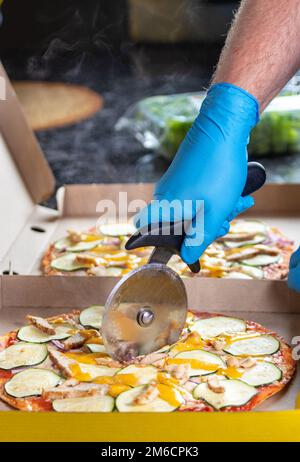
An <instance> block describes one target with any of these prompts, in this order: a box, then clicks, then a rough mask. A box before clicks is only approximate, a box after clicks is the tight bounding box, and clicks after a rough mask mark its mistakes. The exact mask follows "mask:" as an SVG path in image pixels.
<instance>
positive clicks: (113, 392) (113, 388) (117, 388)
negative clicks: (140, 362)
mask: <svg viewBox="0 0 300 462" xmlns="http://www.w3.org/2000/svg"><path fill="white" fill-rule="evenodd" d="M130 388H131V387H130V386H129V385H122V384H112V385H110V387H109V389H108V394H109V395H110V396H112V397H113V398H116V397H117V396H119V395H120V394H121V393H123V391H127V390H130Z"/></svg>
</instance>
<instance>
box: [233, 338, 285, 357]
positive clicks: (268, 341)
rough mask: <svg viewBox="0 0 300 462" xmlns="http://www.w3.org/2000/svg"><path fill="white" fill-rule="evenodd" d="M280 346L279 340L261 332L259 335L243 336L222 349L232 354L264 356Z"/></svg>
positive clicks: (274, 351)
mask: <svg viewBox="0 0 300 462" xmlns="http://www.w3.org/2000/svg"><path fill="white" fill-rule="evenodd" d="M279 348H280V342H279V341H278V340H277V339H276V338H275V337H273V336H272V335H267V334H263V335H260V336H259V337H252V338H245V339H242V340H237V341H236V342H234V341H233V342H232V343H231V345H229V346H226V347H225V348H224V351H226V352H227V353H230V354H231V355H233V356H244V355H247V356H266V355H273V354H274V353H276V352H277V351H278V350H279Z"/></svg>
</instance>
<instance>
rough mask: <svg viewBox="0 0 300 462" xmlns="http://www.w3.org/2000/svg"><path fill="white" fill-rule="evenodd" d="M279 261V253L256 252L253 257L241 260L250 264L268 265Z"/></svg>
mask: <svg viewBox="0 0 300 462" xmlns="http://www.w3.org/2000/svg"><path fill="white" fill-rule="evenodd" d="M279 261H280V255H279V254H277V255H265V254H260V255H259V254H258V255H256V256H254V257H253V258H249V259H247V260H242V263H244V264H246V265H250V266H268V265H273V264H274V263H277V262H279Z"/></svg>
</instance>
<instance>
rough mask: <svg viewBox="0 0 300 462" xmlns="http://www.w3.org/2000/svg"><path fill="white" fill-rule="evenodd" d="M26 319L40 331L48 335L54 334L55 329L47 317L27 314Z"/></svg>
mask: <svg viewBox="0 0 300 462" xmlns="http://www.w3.org/2000/svg"><path fill="white" fill-rule="evenodd" d="M27 319H28V321H29V322H30V323H31V324H33V325H34V326H35V327H37V328H38V329H40V330H41V331H42V332H45V333H46V334H49V335H55V333H56V332H55V329H54V327H53V326H51V324H50V323H49V322H48V321H47V319H44V318H40V317H38V316H31V315H28V316H27Z"/></svg>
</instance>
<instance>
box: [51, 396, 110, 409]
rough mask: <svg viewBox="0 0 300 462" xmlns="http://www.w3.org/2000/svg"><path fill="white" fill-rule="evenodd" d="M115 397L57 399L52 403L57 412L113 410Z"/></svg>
mask: <svg viewBox="0 0 300 462" xmlns="http://www.w3.org/2000/svg"><path fill="white" fill-rule="evenodd" d="M114 402H115V401H114V399H113V398H112V397H111V396H108V395H106V396H87V397H83V398H65V399H56V400H55V401H53V403H52V407H53V409H54V411H57V412H112V411H113V409H114Z"/></svg>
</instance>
